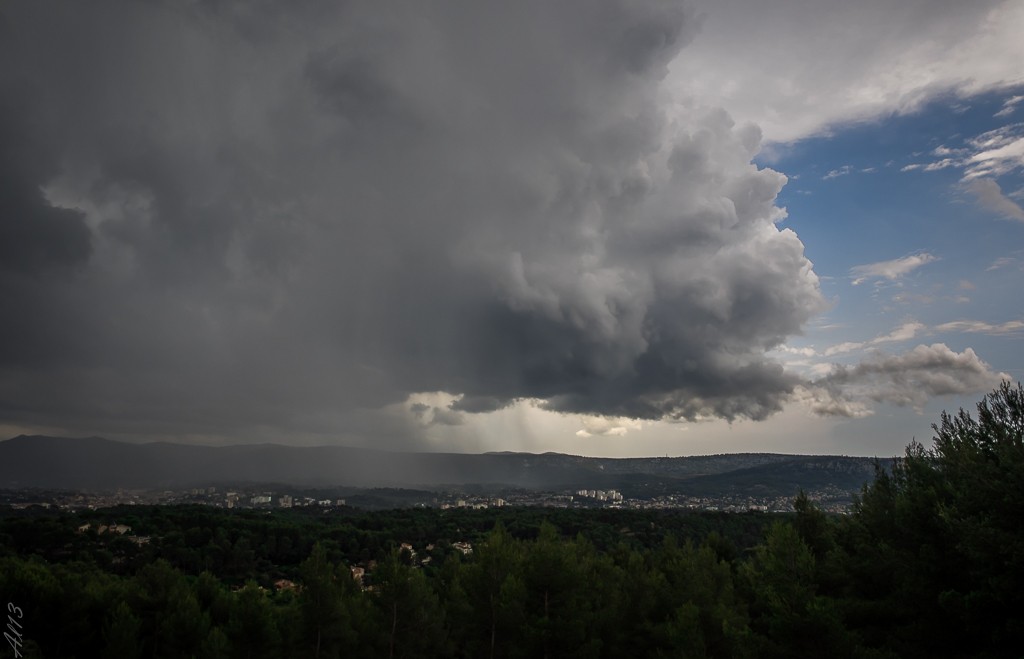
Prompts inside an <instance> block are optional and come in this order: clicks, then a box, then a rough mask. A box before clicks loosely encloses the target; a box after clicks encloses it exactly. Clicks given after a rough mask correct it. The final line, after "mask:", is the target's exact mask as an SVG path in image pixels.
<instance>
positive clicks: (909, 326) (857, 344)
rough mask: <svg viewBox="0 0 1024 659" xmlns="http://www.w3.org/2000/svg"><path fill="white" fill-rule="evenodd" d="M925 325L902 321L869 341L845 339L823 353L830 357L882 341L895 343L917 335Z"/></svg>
mask: <svg viewBox="0 0 1024 659" xmlns="http://www.w3.org/2000/svg"><path fill="white" fill-rule="evenodd" d="M925 329H927V327H926V326H925V325H924V324H923V323H919V322H916V321H911V322H907V323H903V324H902V325H900V326H899V327H897V328H895V329H894V330H893V331H891V332H889V333H888V334H882V335H879V336H876V337H875V338H873V339H871V340H870V341H846V342H843V343H839V344H836V345H834V346H830V347H828V348H826V350H825V352H824V353H823V354H824V355H825V356H826V357H832V356H835V355H842V354H846V353H850V352H854V351H855V350H862V349H864V348H873V347H875V346H879V345H882V344H883V343H896V342H899V341H909V340H910V339H913V338H914V337H915V336H917V334H918V333H920V332H922V331H924V330H925Z"/></svg>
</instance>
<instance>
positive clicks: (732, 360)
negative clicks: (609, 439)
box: [0, 0, 822, 435]
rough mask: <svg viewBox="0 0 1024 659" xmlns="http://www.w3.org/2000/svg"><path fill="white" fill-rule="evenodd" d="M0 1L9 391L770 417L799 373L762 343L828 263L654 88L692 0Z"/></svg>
mask: <svg viewBox="0 0 1024 659" xmlns="http://www.w3.org/2000/svg"><path fill="white" fill-rule="evenodd" d="M2 11H3V14H4V17H3V20H2V21H0V29H2V30H3V34H2V35H0V99H4V102H3V105H2V107H0V121H2V125H0V138H2V140H3V144H0V173H2V174H3V175H4V178H3V191H2V194H0V238H2V239H3V240H2V241H0V245H2V246H0V287H2V289H3V291H4V293H5V294H4V296H3V297H2V298H0V299H2V302H0V304H2V305H3V307H4V309H3V313H4V317H5V318H14V319H15V320H13V321H8V322H5V323H3V324H2V326H0V343H2V345H3V346H5V347H4V348H2V349H0V360H2V361H0V415H2V417H3V418H4V419H6V420H8V421H13V422H18V423H37V424H40V423H52V424H62V425H64V426H66V427H75V428H78V429H83V430H88V431H89V432H98V431H104V430H109V429H111V428H114V427H115V426H116V428H115V429H122V430H126V431H135V432H148V433H175V432H196V433H214V434H217V433H220V434H224V435H241V434H244V433H245V432H248V431H250V430H251V429H253V428H276V429H283V430H288V429H291V430H294V431H308V432H315V433H318V432H324V433H332V432H336V431H337V429H338V428H340V427H345V428H347V429H349V430H352V431H353V432H359V431H360V428H362V429H365V428H366V427H369V425H371V424H369V422H366V423H365V424H363V425H360V424H361V423H363V422H362V421H359V420H360V419H364V418H365V416H364V412H365V410H372V409H374V408H378V407H381V406H384V405H387V404H390V403H394V402H398V401H402V400H404V399H405V398H406V397H407V396H408V395H409V394H410V393H412V392H424V391H447V392H450V393H453V394H463V395H464V396H463V398H462V399H461V400H460V401H458V402H456V403H455V405H454V406H453V407H452V409H451V410H450V414H452V416H451V417H450V418H449V417H444V418H438V419H437V422H441V423H456V422H458V421H459V418H458V415H457V413H459V412H484V411H489V410H495V409H500V408H502V407H504V406H506V405H508V404H509V403H510V402H511V401H513V400H517V399H523V398H530V399H540V400H544V401H546V403H544V404H545V405H546V406H547V407H549V408H550V409H553V410H557V411H572V412H592V413H600V414H613V415H622V416H631V417H643V418H661V417H673V418H695V417H698V416H719V417H724V418H729V419H732V418H737V417H750V418H755V419H759V418H763V417H765V416H767V415H769V414H771V413H772V412H774V411H777V410H778V409H780V406H781V404H782V402H784V401H785V400H786V399H787V398H788V396H789V395H790V393H791V392H792V391H793V388H794V386H796V384H797V383H798V381H797V379H796V378H795V377H794V376H792V375H790V374H788V373H786V372H785V371H784V370H783V369H782V368H781V366H779V365H778V364H777V363H775V362H773V361H772V360H770V359H769V358H767V357H765V355H764V352H765V350H767V349H770V348H771V347H773V346H776V345H778V344H779V343H781V342H782V341H784V340H785V339H786V337H787V336H790V335H793V334H794V333H797V332H799V331H800V327H801V326H802V324H803V323H804V322H805V321H806V320H807V319H808V318H809V317H810V316H811V315H813V314H814V313H816V312H817V311H818V310H819V309H820V308H821V304H822V303H821V296H820V293H819V289H818V283H817V278H816V277H815V275H814V273H813V271H812V269H811V265H810V263H809V262H808V261H807V260H806V258H805V257H804V255H803V245H802V244H801V243H800V241H799V239H798V238H797V237H796V235H795V234H793V233H792V232H790V231H786V230H781V231H780V230H779V229H778V228H777V227H776V226H775V222H776V221H777V220H778V219H779V218H780V217H781V215H780V211H779V210H778V209H777V208H776V207H775V206H774V200H775V196H776V194H777V193H778V191H779V189H780V188H781V186H782V185H783V184H784V182H785V179H784V177H783V176H781V175H779V174H777V173H775V172H772V171H771V170H758V169H757V168H756V167H755V166H753V165H752V164H750V159H751V157H752V155H753V154H754V153H755V152H756V150H757V148H758V143H759V140H760V134H759V132H758V131H757V129H756V128H753V127H749V126H748V127H735V126H734V125H733V124H732V122H731V120H730V119H729V118H728V117H727V116H726V115H725V114H724V113H722V112H720V111H715V110H706V109H700V108H696V107H693V108H688V107H684V108H680V109H679V110H678V111H676V112H674V113H673V114H672V116H671V117H670V116H668V115H666V114H665V113H664V111H663V109H662V107H663V104H662V103H661V99H660V97H659V83H660V81H661V80H662V78H663V76H664V74H665V70H666V65H667V63H668V62H669V61H671V60H672V58H674V57H675V56H676V55H677V54H678V53H679V51H680V50H681V49H682V48H683V47H684V46H685V45H686V43H687V42H688V41H689V40H690V39H692V38H693V37H694V35H695V34H696V32H697V31H698V29H699V21H698V20H697V19H696V18H695V17H694V16H693V15H692V14H691V13H690V12H688V11H687V10H686V9H685V7H684V6H682V5H680V4H678V3H675V2H665V3H649V2H629V1H622V2H616V1H611V0H609V1H606V2H576V3H573V2H570V3H548V2H516V3H495V4H490V5H487V6H484V5H483V4H477V3H471V4H469V5H460V6H459V7H458V8H455V7H448V6H445V5H429V4H426V3H407V4H403V5H401V8H400V9H398V8H388V9H384V8H382V7H381V6H379V5H377V4H355V5H353V6H344V7H342V6H338V5H337V4H336V3H328V2H323V3H320V2H303V3H288V4H287V6H286V5H285V4H283V3H282V4H281V5H277V4H274V3H261V4H257V5H253V4H251V3H237V4H236V3H230V2H209V3H200V4H195V3H193V4H191V5H189V6H187V7H186V6H184V5H179V4H178V3H128V2H124V3H122V2H113V1H107V2H98V3H90V4H89V6H88V7H86V6H84V5H82V4H81V3H76V2H63V3H62V2H45V3H29V2H24V3H11V4H8V5H6V6H5V8H4V9H3V10H2ZM10 99H14V100H13V101H12V100H10ZM40 108H41V109H42V110H43V111H39V109H40ZM26 126H27V128H26ZM11 346H16V348H12V347H11ZM420 412H421V413H424V414H425V413H426V412H427V410H421V411H420ZM435 416H436V414H435ZM442 416H444V415H442ZM354 419H355V421H354ZM353 429H354V430H353ZM381 432H383V431H381Z"/></svg>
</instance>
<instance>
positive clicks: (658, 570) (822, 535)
mask: <svg viewBox="0 0 1024 659" xmlns="http://www.w3.org/2000/svg"><path fill="white" fill-rule="evenodd" d="M933 427H934V430H935V437H934V438H933V443H932V446H931V447H930V448H926V447H924V446H923V445H921V444H918V443H916V442H913V443H911V444H910V446H909V447H908V448H907V450H906V454H905V456H904V457H903V458H902V459H900V460H897V461H896V462H895V464H894V466H893V468H892V470H891V471H885V470H883V469H879V470H878V472H877V473H876V477H875V480H874V482H873V483H871V484H869V485H867V486H866V487H865V488H864V490H863V492H862V494H861V497H860V498H859V500H858V502H857V504H856V507H855V511H854V513H853V514H851V515H848V516H827V515H825V514H824V513H822V512H821V511H820V510H818V509H817V508H816V507H815V505H814V503H813V502H812V501H810V500H808V499H807V497H805V496H802V495H801V496H798V497H797V499H796V502H795V507H796V510H797V512H796V514H795V515H792V516H770V515H765V514H754V513H751V514H738V515H737V514H731V515H730V514H724V513H723V514H709V513H703V514H701V513H689V512H669V511H619V510H586V511H567V510H544V509H504V510H501V509H499V510H494V509H492V510H488V511H439V510H422V509H420V510H404V511H397V510H396V511H390V512H375V513H361V512H358V511H343V512H338V513H331V514H327V515H325V514H312V513H303V512H300V511H276V510H275V511H273V512H272V513H270V512H262V511H237V512H236V511H223V510H217V509H212V508H203V507H167V508H161V507H152V508H146V507H133V508H127V507H126V508H124V509H110V510H104V511H93V512H91V513H87V514H76V515H71V514H64V515H55V514H29V513H26V512H24V511H22V512H20V513H19V514H15V513H13V512H9V513H7V514H6V515H5V516H4V517H3V518H2V519H0V595H2V597H3V598H4V604H5V606H6V607H7V616H8V620H7V623H6V641H7V644H6V647H5V650H6V651H8V652H10V653H11V656H26V657H40V656H41V657H118V658H132V657H245V658H257V657H267V658H269V657H551V658H554V657H851V658H852V657H865V658H866V657H1019V656H1022V648H1024V617H1021V616H1020V614H1019V613H1014V612H1019V611H1021V610H1024V607H1022V606H1021V605H1022V601H1021V600H1022V599H1024V591H1022V586H1024V580H1022V576H1024V533H1022V531H1021V523H1022V521H1024V391H1022V389H1021V386H1020V385H1019V384H1018V385H1016V386H1015V387H1014V386H1011V385H1009V384H1004V385H1003V386H1002V387H1001V388H1000V389H998V390H996V391H995V392H993V393H992V394H990V395H988V396H986V398H985V399H984V400H983V401H981V402H980V403H979V405H978V408H977V414H976V415H975V416H972V415H970V414H968V413H967V412H964V411H963V410H961V411H960V412H959V413H958V414H956V415H948V414H943V415H942V418H941V420H940V422H939V423H938V424H936V425H935V426H933ZM114 522H116V523H118V524H125V525H128V526H131V527H132V529H133V532H132V535H133V536H134V538H135V539H134V540H133V539H132V538H131V537H127V536H120V535H117V534H114V533H109V532H108V533H106V534H103V535H99V534H97V533H96V530H95V529H96V528H97V527H98V525H99V524H101V523H102V524H111V523H114ZM86 523H91V525H92V526H91V527H90V528H89V530H87V531H84V532H83V531H81V530H80V527H81V526H83V525H84V524H86ZM140 537H146V538H149V541H148V542H142V543H140V541H139V538H140ZM463 542H465V543H469V544H470V545H472V551H471V552H469V551H468V547H467V546H466V545H462V544H461V543H463ZM402 543H407V545H409V546H411V548H412V549H411V550H410V549H409V548H408V547H405V548H403V547H402ZM457 543H459V544H457ZM460 547H461V550H460ZM464 552H465V553H464ZM355 566H359V567H361V568H365V575H363V578H362V581H361V582H360V580H359V579H357V578H355V577H357V576H359V574H358V573H354V572H353V567H355ZM282 579H284V580H287V581H281V580H282ZM1015 603H1016V604H1015Z"/></svg>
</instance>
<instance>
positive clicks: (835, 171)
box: [821, 165, 853, 181]
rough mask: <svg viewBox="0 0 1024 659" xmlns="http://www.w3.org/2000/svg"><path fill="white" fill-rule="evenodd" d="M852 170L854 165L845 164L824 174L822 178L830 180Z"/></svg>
mask: <svg viewBox="0 0 1024 659" xmlns="http://www.w3.org/2000/svg"><path fill="white" fill-rule="evenodd" d="M851 172H853V167H851V166H850V165H843V166H842V167H840V168H839V169H833V170H831V171H829V173H828V174H825V175H824V176H822V177H821V179H822V180H823V181H828V180H830V179H834V178H839V177H840V176H846V175H847V174H849V173H851Z"/></svg>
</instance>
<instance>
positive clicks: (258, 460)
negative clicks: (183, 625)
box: [0, 435, 874, 495]
mask: <svg viewBox="0 0 1024 659" xmlns="http://www.w3.org/2000/svg"><path fill="white" fill-rule="evenodd" d="M873 462H874V461H873V460H872V459H870V458H848V457H837V456H799V455H779V454H771V453H744V454H735V455H712V456H695V457H682V458H587V457H580V456H572V455H563V454H560V453H544V454H540V455H537V454H532V453H485V454H459V453H396V452H388V451H379V450H373V449H361V448H351V447H343V446H313V447H309V446H282V445H278V444H254V445H237V446H220V447H213V446H192V445H185V444H172V443H166V442H156V443H149V444H131V443H127V442H118V441H112V440H109V439H103V438H101V437H86V438H67V437H45V436H38V435H37V436H26V435H21V436H18V437H14V438H13V439H9V440H7V441H3V442H0V488H23V487H38V488H51V489H73V490H109V489H116V488H126V489H136V488H146V489H160V488H178V487H193V486H204V485H214V484H219V483H241V482H251V483H269V482H275V483H287V484H291V485H296V486H351V487H427V488H430V487H440V486H445V485H452V486H454V485H465V484H479V485H492V486H498V485H501V486H509V487H521V488H531V489H556V488H570V487H571V488H583V487H589V488H606V489H607V488H615V489H621V490H623V491H624V492H625V493H627V495H629V494H630V493H631V492H635V493H636V494H637V495H640V494H656V493H692V494H698V495H705V494H726V493H740V492H746V491H758V492H761V493H763V494H771V493H775V492H778V493H780V494H783V495H789V494H791V493H793V492H795V491H796V489H799V488H800V487H804V488H805V489H820V487H825V486H828V485H834V486H836V487H839V488H841V489H852V490H855V489H858V488H859V487H860V485H861V484H862V483H863V482H865V481H867V480H870V478H871V476H872V474H873V473H874V467H873ZM812 486H813V487H812Z"/></svg>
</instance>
